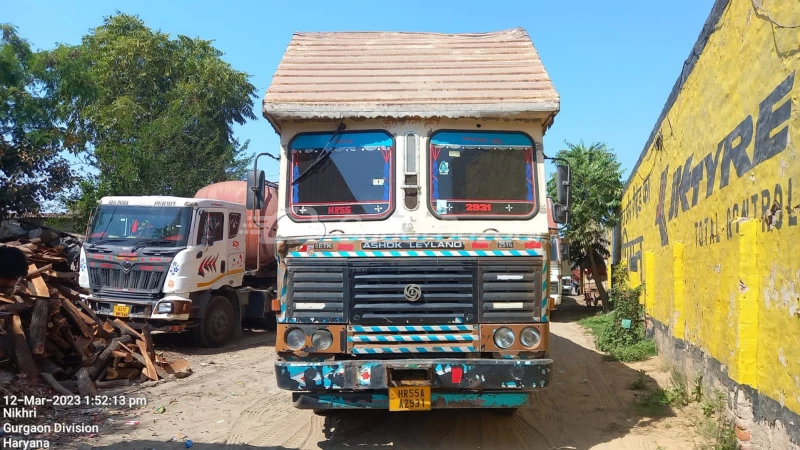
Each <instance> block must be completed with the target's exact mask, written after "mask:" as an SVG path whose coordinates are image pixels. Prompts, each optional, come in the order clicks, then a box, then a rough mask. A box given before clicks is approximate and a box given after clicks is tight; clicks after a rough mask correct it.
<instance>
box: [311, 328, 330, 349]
mask: <svg viewBox="0 0 800 450" xmlns="http://www.w3.org/2000/svg"><path fill="white" fill-rule="evenodd" d="M311 345H312V346H313V347H314V348H315V349H317V350H327V349H329V348H331V345H333V335H332V334H331V332H330V331H328V330H317V331H315V332H314V334H312V335H311Z"/></svg>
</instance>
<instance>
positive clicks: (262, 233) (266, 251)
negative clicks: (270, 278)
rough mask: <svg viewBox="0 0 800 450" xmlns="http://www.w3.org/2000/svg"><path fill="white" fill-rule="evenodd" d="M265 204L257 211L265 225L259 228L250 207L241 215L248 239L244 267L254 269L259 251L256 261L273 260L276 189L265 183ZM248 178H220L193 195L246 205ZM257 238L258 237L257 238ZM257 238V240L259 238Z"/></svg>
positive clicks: (276, 208) (266, 263)
mask: <svg viewBox="0 0 800 450" xmlns="http://www.w3.org/2000/svg"><path fill="white" fill-rule="evenodd" d="M265 191H266V192H265V195H264V208H263V209H262V210H260V211H258V212H257V213H256V217H257V218H258V217H260V220H261V223H262V224H263V226H264V228H263V229H260V228H258V227H256V226H255V225H254V224H253V211H247V212H246V213H247V217H245V218H243V219H242V225H241V226H243V227H245V230H247V243H246V245H245V267H246V269H247V270H254V269H256V254H257V252H258V251H260V252H261V256H260V258H259V261H260V263H261V266H262V267H264V266H267V265H270V264H274V263H275V231H274V226H275V218H276V217H277V213H278V199H277V193H276V192H275V191H274V190H273V189H270V188H269V187H265ZM248 194H250V193H249V192H248V190H247V182H245V181H223V182H221V183H215V184H211V185H208V186H206V187H204V188H201V189H200V190H199V191H197V194H195V196H194V197H195V198H207V199H210V200H222V201H226V202H232V203H239V204H241V205H246V200H247V195H248ZM259 238H260V239H259ZM259 241H260V242H259Z"/></svg>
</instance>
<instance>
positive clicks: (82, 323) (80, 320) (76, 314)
mask: <svg viewBox="0 0 800 450" xmlns="http://www.w3.org/2000/svg"><path fill="white" fill-rule="evenodd" d="M61 309H62V310H64V311H66V312H67V315H69V316H70V317H72V321H73V323H75V325H76V326H77V327H78V328H80V330H81V334H83V335H84V336H85V337H87V338H91V337H93V336H94V333H92V329H91V328H89V325H87V322H89V323H94V321H93V320H92V318H91V317H89V316H87V315H86V314H83V313H82V312H80V311H79V310H78V307H77V306H75V305H74V304H73V303H72V302H71V301H69V300H66V301H64V302H61Z"/></svg>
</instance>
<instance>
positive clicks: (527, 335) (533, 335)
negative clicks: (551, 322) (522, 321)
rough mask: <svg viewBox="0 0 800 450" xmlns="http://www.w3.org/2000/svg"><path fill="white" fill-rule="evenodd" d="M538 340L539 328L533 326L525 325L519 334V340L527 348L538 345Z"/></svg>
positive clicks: (539, 337) (539, 338)
mask: <svg viewBox="0 0 800 450" xmlns="http://www.w3.org/2000/svg"><path fill="white" fill-rule="evenodd" d="M540 340H541V336H539V330H537V329H536V328H533V327H527V328H525V329H524V330H522V333H520V334H519V341H520V342H522V345H524V346H525V347H528V348H533V347H536V346H537V345H539V341H540Z"/></svg>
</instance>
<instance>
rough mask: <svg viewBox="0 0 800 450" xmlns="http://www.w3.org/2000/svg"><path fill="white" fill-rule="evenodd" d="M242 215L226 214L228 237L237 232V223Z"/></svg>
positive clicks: (232, 236)
mask: <svg viewBox="0 0 800 450" xmlns="http://www.w3.org/2000/svg"><path fill="white" fill-rule="evenodd" d="M241 220H242V215H241V214H239V213H230V214H228V239H233V238H235V237H236V235H237V234H239V223H241Z"/></svg>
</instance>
